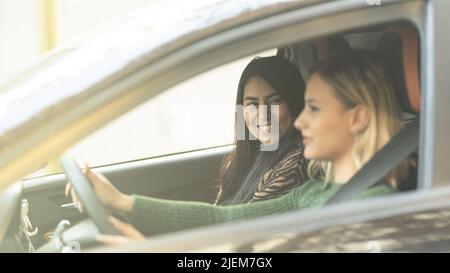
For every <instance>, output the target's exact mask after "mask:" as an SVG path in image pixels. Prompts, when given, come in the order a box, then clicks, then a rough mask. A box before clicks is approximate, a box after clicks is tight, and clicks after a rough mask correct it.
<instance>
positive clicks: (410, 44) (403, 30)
mask: <svg viewBox="0 0 450 273" xmlns="http://www.w3.org/2000/svg"><path fill="white" fill-rule="evenodd" d="M377 51H378V52H379V53H380V54H381V55H382V56H384V57H385V59H386V61H387V64H388V69H389V72H390V73H391V74H392V77H393V81H394V84H395V89H396V90H397V91H398V92H399V94H398V95H399V98H400V103H401V105H402V108H403V110H404V111H406V112H409V113H419V112H420V50H419V35H418V33H417V31H416V30H415V29H414V28H412V27H407V26H395V27H391V28H388V29H387V30H386V31H385V32H384V33H383V34H382V35H381V37H380V39H379V40H378V45H377Z"/></svg>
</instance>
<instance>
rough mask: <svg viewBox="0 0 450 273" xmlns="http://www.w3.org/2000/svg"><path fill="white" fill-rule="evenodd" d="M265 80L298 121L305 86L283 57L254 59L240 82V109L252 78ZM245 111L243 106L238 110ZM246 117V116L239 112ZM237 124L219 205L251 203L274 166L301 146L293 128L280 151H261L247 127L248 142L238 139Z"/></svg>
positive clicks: (222, 177) (224, 167)
mask: <svg viewBox="0 0 450 273" xmlns="http://www.w3.org/2000/svg"><path fill="white" fill-rule="evenodd" d="M255 76H258V77H261V78H263V79H264V80H265V81H266V82H267V83H268V84H269V85H270V86H271V87H272V88H273V89H274V90H275V91H276V92H277V93H278V94H279V95H280V96H281V97H282V99H283V100H284V101H285V102H286V104H287V105H288V108H289V112H290V114H291V116H292V117H293V118H294V119H295V118H296V117H297V116H298V115H299V114H300V112H301V110H302V109H303V106H304V92H305V83H304V81H303V79H302V77H301V75H300V73H299V72H298V70H297V68H296V67H295V66H294V65H293V64H291V63H290V62H289V61H287V60H286V59H284V58H283V57H281V56H272V57H264V58H259V57H258V58H255V59H253V60H252V61H251V62H250V63H249V64H248V65H247V67H246V68H245V69H244V71H243V72H242V75H241V78H240V80H239V85H238V90H237V97H236V106H238V105H243V100H244V88H245V85H246V84H247V82H248V81H249V80H250V79H251V78H252V77H255ZM237 111H241V112H242V107H241V108H237ZM236 115H237V116H241V117H242V116H243V113H236ZM237 126H238V125H237V122H236V123H235V140H234V142H235V145H236V148H235V150H234V152H233V153H232V154H230V155H229V156H228V157H226V158H225V160H224V162H223V164H222V167H221V171H220V174H219V187H220V188H219V193H218V194H217V198H216V204H220V205H231V204H241V203H247V202H249V201H251V199H252V198H253V195H254V193H255V191H256V189H257V187H258V183H259V181H260V179H261V177H262V175H264V173H266V172H267V171H268V170H269V169H270V168H271V167H272V166H273V165H274V164H276V163H277V162H278V161H279V160H281V159H282V158H283V156H285V155H286V153H287V152H289V151H290V150H291V149H293V148H294V146H295V145H301V141H300V133H299V132H298V131H296V130H295V129H294V128H293V127H292V128H291V130H290V131H289V132H288V133H287V134H286V136H285V137H284V138H283V139H281V141H280V143H279V146H278V149H276V150H275V151H270V152H260V151H259V150H260V145H261V143H260V142H259V141H258V140H249V134H250V133H249V131H248V128H247V126H245V140H237V139H236V138H237V136H236V135H237V134H236V132H237V130H238V128H237Z"/></svg>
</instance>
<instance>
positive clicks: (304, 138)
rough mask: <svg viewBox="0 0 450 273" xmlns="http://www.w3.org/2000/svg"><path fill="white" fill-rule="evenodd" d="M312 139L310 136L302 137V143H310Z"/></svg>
mask: <svg viewBox="0 0 450 273" xmlns="http://www.w3.org/2000/svg"><path fill="white" fill-rule="evenodd" d="M311 141H312V139H311V138H310V137H305V136H304V137H303V145H305V146H306V145H308V144H309V143H311Z"/></svg>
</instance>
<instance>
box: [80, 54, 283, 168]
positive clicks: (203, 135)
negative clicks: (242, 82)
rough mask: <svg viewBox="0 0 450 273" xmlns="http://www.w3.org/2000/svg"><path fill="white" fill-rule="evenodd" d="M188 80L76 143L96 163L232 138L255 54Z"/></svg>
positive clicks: (223, 142)
mask: <svg viewBox="0 0 450 273" xmlns="http://www.w3.org/2000/svg"><path fill="white" fill-rule="evenodd" d="M274 54H276V50H275V49H273V50H268V51H265V52H261V53H259V54H255V55H252V56H248V57H245V58H242V59H239V60H237V61H234V62H231V63H228V64H225V65H222V66H220V67H217V68H215V69H212V70H209V71H207V72H205V73H202V74H200V75H198V76H196V77H194V78H191V79H189V80H187V81H184V82H182V83H180V84H178V85H176V86H174V87H172V88H171V89H169V90H167V91H165V92H163V93H162V94H160V95H158V96H156V97H154V98H153V99H151V100H149V101H147V102H145V103H144V104H142V105H140V106H139V107H137V108H135V109H133V110H132V111H130V112H129V113H127V114H125V115H124V116H122V117H120V118H118V119H117V120H115V121H113V122H112V123H110V124H109V125H106V126H105V127H103V128H102V129H100V130H99V131H97V132H95V133H94V134H92V135H90V136H89V137H87V138H86V139H84V140H82V141H81V142H80V143H79V144H77V145H76V146H74V147H73V149H72V153H73V155H74V156H75V158H77V159H79V160H85V161H87V162H88V163H90V164H91V165H92V166H98V165H106V164H112V163H119V162H125V161H131V160H138V159H143V158H149V157H156V156H162V155H167V154H173V153H180V152H186V151H192V150H197V149H203V148H208V147H215V146H221V145H226V144H232V142H233V135H234V128H233V122H234V108H235V100H236V91H237V85H238V82H239V77H240V75H241V73H242V71H243V69H244V68H245V66H246V65H247V63H248V62H249V61H250V60H251V59H253V58H254V57H255V56H270V55H274Z"/></svg>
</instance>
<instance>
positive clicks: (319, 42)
mask: <svg viewBox="0 0 450 273" xmlns="http://www.w3.org/2000/svg"><path fill="white" fill-rule="evenodd" d="M348 49H351V47H350V45H349V44H348V43H347V41H346V40H345V39H344V38H342V37H340V36H333V37H327V38H318V39H314V40H311V41H307V42H301V43H299V44H297V45H294V46H293V47H291V48H286V49H284V51H283V52H281V54H283V55H284V57H285V58H286V59H288V60H290V61H291V62H292V63H293V64H294V65H295V66H297V68H298V69H299V71H300V73H301V74H302V76H303V79H304V80H305V81H307V80H308V79H309V74H310V71H311V68H312V67H314V66H315V65H316V64H317V63H318V62H320V61H321V60H322V59H324V58H326V57H327V56H329V55H330V54H333V53H335V52H339V51H341V50H348Z"/></svg>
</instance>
